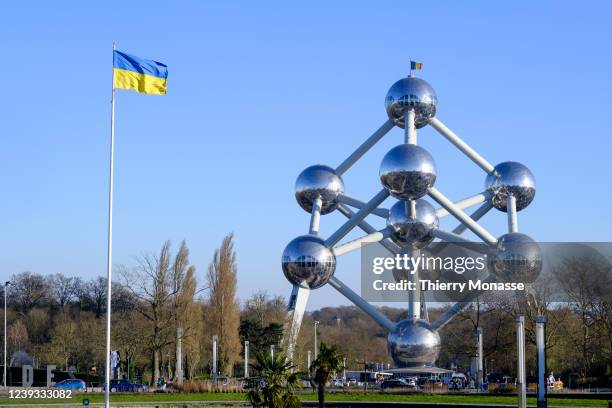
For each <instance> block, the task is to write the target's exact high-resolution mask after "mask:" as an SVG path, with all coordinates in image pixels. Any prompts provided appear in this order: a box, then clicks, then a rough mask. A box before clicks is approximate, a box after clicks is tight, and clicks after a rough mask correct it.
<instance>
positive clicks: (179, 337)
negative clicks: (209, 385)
mask: <svg viewBox="0 0 612 408" xmlns="http://www.w3.org/2000/svg"><path fill="white" fill-rule="evenodd" d="M175 371H176V373H175V377H176V383H177V384H182V383H183V377H184V374H183V328H182V327H177V328H176V370H175ZM128 375H129V373H128Z"/></svg>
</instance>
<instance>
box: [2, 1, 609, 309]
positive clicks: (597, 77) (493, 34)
mask: <svg viewBox="0 0 612 408" xmlns="http://www.w3.org/2000/svg"><path fill="white" fill-rule="evenodd" d="M611 11H612V10H611V7H610V5H609V4H608V3H606V2H589V3H588V6H587V3H585V4H578V3H576V2H562V1H555V2H535V3H534V2H511V3H499V2H484V1H482V2H476V1H471V2H453V1H446V2H435V4H434V3H433V2H382V1H381V2H362V1H351V2H301V3H297V2H295V3H287V2H267V3H259V2H257V3H255V2H217V3H215V4H213V3H212V2H197V1H193V2H190V1H183V2H154V1H153V2H147V3H146V6H144V7H143V5H141V4H136V3H133V2H132V3H130V2H127V3H126V2H112V1H105V2H100V3H98V4H97V5H92V4H89V3H88V4H87V5H86V6H85V3H83V2H61V3H60V2H54V3H48V2H13V3H12V4H8V3H4V4H3V5H2V6H1V10H0V36H1V37H2V38H3V40H4V41H3V55H4V59H3V63H2V64H1V66H0V74H1V77H2V78H3V97H2V98H0V112H2V127H1V131H2V137H1V140H2V148H1V149H0V170H1V171H0V183H1V184H0V185H1V186H2V196H3V197H2V200H0V214H2V216H1V217H0V247H1V248H2V251H0V278H1V279H6V278H8V277H9V276H10V275H12V274H14V273H17V272H21V271H26V270H29V271H33V272H38V273H42V274H49V273H56V272H62V273H64V274H67V275H75V276H81V277H83V278H85V279H87V278H90V277H93V276H96V275H101V274H104V273H105V254H106V249H105V248H106V247H105V245H106V243H105V242H106V231H105V228H106V211H107V208H106V205H107V203H106V194H107V171H108V168H107V164H108V162H107V159H108V139H109V109H110V104H109V101H110V84H111V67H112V60H111V44H112V41H113V40H116V41H117V43H118V48H119V49H120V50H123V51H126V52H129V53H133V54H136V55H139V56H141V57H144V58H151V59H156V60H158V61H162V62H164V63H166V64H167V65H168V68H169V80H168V89H169V93H168V95H167V96H165V97H157V96H143V95H138V94H136V93H132V92H125V91H118V96H117V145H116V148H117V150H116V190H115V198H116V200H115V245H114V250H115V259H114V262H115V264H125V265H128V266H129V265H133V264H134V257H136V256H138V255H141V254H143V253H148V252H151V251H157V250H158V248H159V247H160V246H161V244H162V242H163V241H164V240H166V239H170V240H171V241H172V242H173V243H174V247H175V248H176V247H178V244H179V242H180V241H181V240H182V239H186V240H187V242H188V244H189V247H190V249H191V253H192V257H191V258H192V261H193V263H194V264H195V265H196V266H197V267H198V270H199V276H200V278H201V279H202V280H203V277H204V273H205V270H206V267H207V265H208V263H209V261H210V258H211V256H212V253H213V250H214V248H215V247H217V246H218V245H219V243H220V241H221V240H222V238H223V236H224V235H225V234H227V233H228V232H234V233H235V235H236V249H237V252H238V262H239V295H240V296H241V297H242V298H245V297H247V296H248V295H250V294H251V293H252V292H253V291H255V290H256V289H266V290H268V291H269V292H270V293H275V294H282V295H288V294H289V291H290V286H289V284H288V283H287V282H286V280H285V278H284V277H283V275H282V272H281V270H280V254H281V252H282V249H283V247H284V245H285V244H286V243H287V242H288V241H289V240H290V239H292V238H293V237H294V236H296V235H299V234H302V233H304V232H305V231H306V229H307V225H308V215H307V214H306V213H305V212H304V211H303V210H301V209H300V208H299V207H298V206H297V204H296V202H295V200H294V198H293V183H294V181H295V178H296V176H297V175H298V174H299V172H300V171H301V170H302V169H303V168H304V167H306V166H308V165H310V164H315V163H323V164H329V165H331V166H336V165H337V164H339V163H340V162H341V161H342V160H343V159H344V158H345V157H346V156H347V155H348V154H349V153H350V152H351V151H352V150H353V149H354V148H355V147H357V146H358V145H359V144H360V143H361V142H362V141H363V140H364V139H365V138H366V137H367V136H369V135H370V134H371V132H372V131H374V130H375V129H377V128H378V127H379V126H380V125H381V124H382V123H383V122H384V121H385V120H386V115H385V111H384V106H383V102H384V97H385V94H386V92H387V89H388V88H389V87H390V86H391V84H392V83H393V82H395V81H396V80H397V79H399V78H401V77H402V76H404V75H406V73H407V68H408V66H409V60H410V58H412V59H416V60H419V61H422V62H424V64H425V69H424V70H423V71H422V72H421V73H420V76H421V77H423V78H424V79H426V80H427V81H428V82H430V83H431V84H432V86H433V87H434V88H435V89H436V91H437V94H438V99H439V109H438V117H439V118H440V119H441V120H442V121H443V122H445V123H446V124H447V125H448V126H449V127H450V128H451V129H453V130H454V131H455V132H456V133H458V134H459V135H460V136H461V137H462V138H464V139H465V140H466V141H467V142H468V143H470V144H471V145H472V146H473V147H474V148H475V149H477V150H478V151H479V152H480V153H481V154H482V155H484V156H485V157H486V158H487V159H488V160H489V161H491V162H492V163H498V162H501V161H505V160H516V161H520V162H522V163H524V164H526V165H527V166H529V167H530V168H531V170H532V171H533V173H534V174H535V176H536V179H537V182H538V191H537V195H536V199H535V201H534V202H533V204H532V205H531V206H530V207H529V208H527V209H526V210H524V211H522V212H521V213H519V223H520V224H519V226H520V228H521V231H523V232H525V233H527V234H529V235H531V236H532V237H534V238H535V239H537V240H540V241H609V240H610V238H611V237H612V234H611V233H610V230H611V229H612V220H611V217H610V215H609V209H608V208H606V203H609V202H610V200H611V199H612V193H611V191H610V188H609V187H606V186H609V185H610V180H611V178H612V170H611V167H610V153H611V152H612V142H611V137H612V134H611V133H612V132H611V125H610V123H609V120H610V119H609V114H610V112H611V111H612V102H611V101H612V98H610V91H611V90H612V86H611V82H612V80H611V75H610V74H609V72H610V67H611V66H612V54H611V53H610V52H608V51H609V48H610V40H611V39H612V35H611V34H612V28H611V26H610V24H609V16H610V13H611ZM401 140H402V132H401V131H400V130H399V129H394V130H392V131H391V132H390V133H389V134H388V135H387V136H386V137H385V139H383V141H381V143H380V144H379V145H377V146H376V147H375V148H374V149H372V150H371V151H370V152H369V153H368V154H367V155H366V156H365V157H364V159H362V161H360V162H359V163H358V165H356V166H355V167H354V168H352V169H351V170H350V171H349V172H348V173H347V174H346V176H345V177H344V180H345V184H346V187H347V192H348V193H349V194H351V195H353V196H356V197H360V198H362V199H364V200H368V199H369V198H370V197H371V196H372V195H373V194H374V193H376V192H377V191H378V190H379V189H380V184H379V181H378V165H379V163H380V160H381V158H382V156H383V155H384V154H385V152H386V151H388V150H389V149H390V148H391V147H393V146H394V145H396V144H398V143H400V142H401ZM419 143H420V144H421V145H423V146H424V147H425V148H427V149H428V150H429V151H430V152H431V153H432V154H433V155H434V157H435V159H436V161H437V163H438V181H437V184H436V185H437V187H438V189H439V190H441V191H442V192H444V193H445V194H446V195H447V196H449V197H451V198H453V199H460V198H463V197H466V196H469V195H471V194H474V193H477V192H480V191H481V190H482V184H483V181H484V174H483V173H482V171H481V170H480V169H478V168H477V167H476V166H474V165H473V164H472V163H471V162H470V161H469V160H468V159H466V158H465V157H463V156H462V155H461V154H460V153H459V152H458V151H457V150H455V149H454V148H453V147H452V146H451V145H450V144H449V143H448V142H447V141H445V140H444V139H442V138H441V137H440V136H439V135H437V134H436V133H435V132H434V131H433V130H432V129H428V128H426V129H423V130H421V131H420V132H419ZM387 204H389V203H387ZM343 221H344V219H343V218H342V216H341V215H339V214H331V215H327V216H324V217H323V219H322V231H321V232H322V235H324V236H327V235H329V234H331V233H332V232H333V231H334V229H335V228H337V227H338V226H339V225H340V224H341V223H342V222H343ZM449 221H450V220H445V222H444V223H443V226H445V227H449V228H450V227H452V226H454V224H455V222H449ZM373 223H377V224H376V225H382V224H381V223H380V222H379V221H377V220H376V219H374V221H373ZM483 224H484V226H486V227H487V228H488V229H489V230H490V231H491V232H492V233H493V234H494V235H501V234H502V233H503V232H504V231H505V224H506V220H505V217H504V215H502V214H501V213H498V212H492V213H490V214H489V215H488V216H487V217H486V218H485V220H484V223H483ZM358 235H359V233H358V232H355V233H353V234H352V235H351V237H356V236H358ZM337 274H338V276H339V277H340V278H341V279H342V280H344V281H346V282H347V283H350V284H352V286H353V287H354V288H355V289H357V290H358V289H359V281H360V280H359V256H358V254H352V255H349V256H347V257H345V258H342V259H340V260H339V264H338V270H337ZM346 303H347V301H345V300H344V299H342V298H339V297H337V296H335V293H334V292H333V289H331V288H327V287H324V288H322V289H320V290H318V291H316V292H315V293H313V295H312V296H311V302H310V305H309V308H318V307H321V306H325V305H335V304H346Z"/></svg>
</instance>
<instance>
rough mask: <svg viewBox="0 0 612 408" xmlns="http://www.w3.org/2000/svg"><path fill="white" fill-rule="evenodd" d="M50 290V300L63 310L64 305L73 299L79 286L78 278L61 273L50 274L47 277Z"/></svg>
mask: <svg viewBox="0 0 612 408" xmlns="http://www.w3.org/2000/svg"><path fill="white" fill-rule="evenodd" d="M47 280H48V282H49V288H50V291H51V300H52V301H53V302H54V303H55V304H56V305H57V306H59V308H60V309H61V310H64V306H66V305H67V304H68V303H70V302H71V301H72V300H74V298H75V296H76V295H77V293H78V290H79V288H80V282H79V279H78V278H74V277H71V276H64V275H63V274H61V273H56V274H54V275H50V276H49V277H48V278H47Z"/></svg>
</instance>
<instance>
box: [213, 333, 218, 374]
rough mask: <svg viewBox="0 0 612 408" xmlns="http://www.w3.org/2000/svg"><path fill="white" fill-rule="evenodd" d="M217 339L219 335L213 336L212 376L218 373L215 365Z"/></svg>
mask: <svg viewBox="0 0 612 408" xmlns="http://www.w3.org/2000/svg"><path fill="white" fill-rule="evenodd" d="M218 341H219V336H213V349H212V373H213V376H217V374H219V372H218V367H217V342H218Z"/></svg>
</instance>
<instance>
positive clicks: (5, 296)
mask: <svg viewBox="0 0 612 408" xmlns="http://www.w3.org/2000/svg"><path fill="white" fill-rule="evenodd" d="M10 284H11V282H9V281H6V282H4V371H3V376H2V385H4V388H6V298H7V291H8V286H9V285H10Z"/></svg>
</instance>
